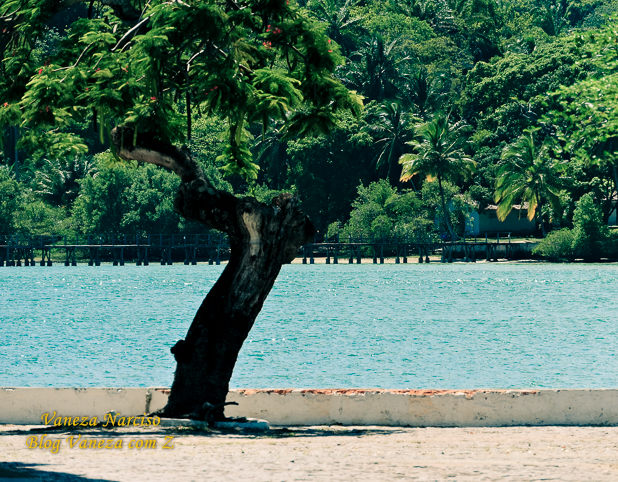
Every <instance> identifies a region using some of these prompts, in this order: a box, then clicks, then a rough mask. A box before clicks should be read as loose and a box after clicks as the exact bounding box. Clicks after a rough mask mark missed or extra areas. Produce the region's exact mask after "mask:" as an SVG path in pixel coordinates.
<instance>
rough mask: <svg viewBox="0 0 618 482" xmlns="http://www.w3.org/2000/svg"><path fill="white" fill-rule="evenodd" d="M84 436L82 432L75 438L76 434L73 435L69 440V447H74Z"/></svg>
mask: <svg viewBox="0 0 618 482" xmlns="http://www.w3.org/2000/svg"><path fill="white" fill-rule="evenodd" d="M80 438H82V436H81V434H80V435H79V436H78V437H77V438H75V436H74V435H71V436H70V437H69V438H68V439H67V440H68V441H69V447H71V448H73V447H74V446H75V444H76V443H77V442H78V441H79V439H80Z"/></svg>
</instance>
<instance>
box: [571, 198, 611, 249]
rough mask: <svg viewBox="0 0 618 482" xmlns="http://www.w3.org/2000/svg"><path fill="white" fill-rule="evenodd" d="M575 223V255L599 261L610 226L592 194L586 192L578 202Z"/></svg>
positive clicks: (574, 215) (574, 217)
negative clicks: (604, 221) (604, 222)
mask: <svg viewBox="0 0 618 482" xmlns="http://www.w3.org/2000/svg"><path fill="white" fill-rule="evenodd" d="M573 223H574V228H573V250H574V252H575V255H576V256H577V257H581V258H584V261H598V260H599V259H600V257H601V255H602V253H603V245H604V243H605V241H606V240H607V238H608V227H607V226H606V225H604V224H603V219H602V216H601V210H600V209H599V206H597V205H596V204H595V202H594V199H593V197H592V195H590V194H586V195H584V196H582V197H581V199H580V200H579V201H578V202H577V203H576V208H575V212H574V214H573Z"/></svg>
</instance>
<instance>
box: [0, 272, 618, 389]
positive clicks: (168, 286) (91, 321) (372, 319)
mask: <svg viewBox="0 0 618 482" xmlns="http://www.w3.org/2000/svg"><path fill="white" fill-rule="evenodd" d="M223 268H224V267H223V266H208V265H199V266H184V265H175V266H160V265H152V266H148V267H136V266H124V267H114V266H111V265H103V266H101V267H98V268H97V267H88V266H78V267H64V266H53V267H40V266H35V267H20V268H0V323H1V326H2V328H1V335H2V336H1V338H0V386H30V387H44V386H55V387H60V386H75V387H91V386H114V387H116V386H117V387H140V386H169V385H170V383H171V381H172V378H173V371H174V367H175V362H174V359H173V356H172V355H171V354H170V352H169V349H170V347H171V346H172V345H173V344H174V343H175V342H176V340H178V339H179V338H183V337H184V334H185V333H186V331H187V328H188V326H189V324H190V322H191V320H192V317H193V315H194V313H195V311H196V310H197V308H198V306H199V305H200V303H201V301H202V300H203V298H204V296H205V295H206V293H207V292H208V290H209V288H210V287H211V286H212V284H213V283H214V282H215V280H216V279H217V277H218V275H219V274H220V272H221V270H222V269H223ZM617 279H618V267H617V266H614V265H573V264H569V265H567V264H565V265H551V264H484V263H478V264H463V263H456V264H447V265H443V264H439V263H436V264H430V265H426V264H420V265H419V264H407V265H403V264H400V265H373V264H363V265H347V264H340V265H287V266H284V268H283V270H282V271H281V274H280V275H279V278H278V279H277V282H276V284H275V287H274V289H273V291H272V292H271V294H270V296H269V298H268V300H267V301H266V303H265V305H264V309H263V310H262V312H261V314H260V316H259V317H258V319H257V322H256V324H255V326H254V328H253V330H252V331H251V333H250V335H249V338H248V339H247V342H246V343H245V345H244V347H243V349H242V351H241V354H240V356H239V360H238V363H237V365H236V368H235V373H234V376H233V379H232V382H231V386H232V387H251V388H283V387H307V388H320V387H380V388H444V389H447V388H526V387H544V388H583V387H589V388H615V387H616V386H617V385H618V363H617V362H616V347H617V346H618V330H617V328H618V323H617V322H616V317H615V315H614V313H615V310H616V306H615V305H616V302H617V301H618V283H617Z"/></svg>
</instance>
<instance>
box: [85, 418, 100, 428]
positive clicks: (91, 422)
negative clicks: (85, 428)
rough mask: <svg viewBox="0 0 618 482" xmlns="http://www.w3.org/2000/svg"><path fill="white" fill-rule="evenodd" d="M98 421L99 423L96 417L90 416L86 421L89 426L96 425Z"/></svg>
mask: <svg viewBox="0 0 618 482" xmlns="http://www.w3.org/2000/svg"><path fill="white" fill-rule="evenodd" d="M98 423H99V421H98V419H97V417H92V418H91V419H90V422H89V423H88V425H90V426H91V427H96V426H97V424H98Z"/></svg>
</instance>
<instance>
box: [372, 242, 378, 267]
mask: <svg viewBox="0 0 618 482" xmlns="http://www.w3.org/2000/svg"><path fill="white" fill-rule="evenodd" d="M372 242H373V244H372V245H371V247H372V248H373V264H378V245H377V244H376V238H375V236H374V237H373V238H372Z"/></svg>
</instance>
